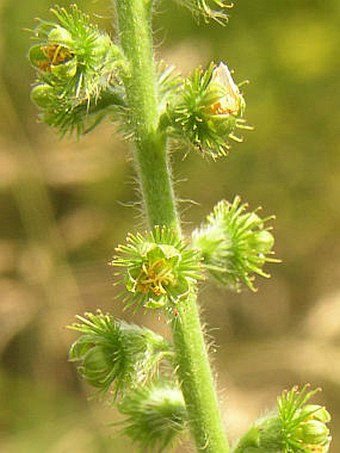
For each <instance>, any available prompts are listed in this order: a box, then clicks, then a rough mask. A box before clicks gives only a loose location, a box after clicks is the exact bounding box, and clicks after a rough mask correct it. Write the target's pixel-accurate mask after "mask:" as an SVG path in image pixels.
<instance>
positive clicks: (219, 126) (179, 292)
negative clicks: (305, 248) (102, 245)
mask: <svg viewBox="0 0 340 453" xmlns="http://www.w3.org/2000/svg"><path fill="white" fill-rule="evenodd" d="M176 1H177V3H179V4H180V5H183V6H185V7H187V8H189V9H190V10H191V11H192V13H193V15H194V16H195V17H196V18H199V17H203V19H204V20H205V21H209V20H210V19H212V20H215V21H217V22H218V23H221V24H225V23H226V21H227V12H228V10H229V8H230V7H231V5H230V4H227V3H225V2H224V1H222V0H176ZM114 4H115V10H116V16H117V31H118V33H117V37H118V38H119V39H118V38H117V40H116V41H112V40H111V38H110V37H109V35H108V34H106V33H104V32H101V31H100V30H99V29H98V27H97V26H95V25H93V24H92V23H91V21H90V19H89V17H88V16H87V15H85V14H83V13H82V12H80V11H79V9H78V7H77V6H71V7H70V8H69V9H68V10H66V9H65V8H61V7H55V8H54V9H52V14H53V15H54V20H53V21H51V22H50V21H40V22H39V24H38V25H37V27H36V28H35V29H34V30H33V38H34V40H35V43H34V45H33V46H32V47H31V49H30V51H29V59H30V62H31V64H32V66H33V67H34V68H35V70H36V81H35V83H34V85H33V87H32V93H31V96H32V100H33V102H34V103H35V104H36V105H37V107H38V108H39V110H40V115H39V116H40V119H41V121H44V122H46V123H47V124H49V125H50V126H52V127H54V128H56V129H57V130H58V131H59V133H60V134H61V135H65V134H67V133H76V134H78V135H80V134H84V133H86V132H88V131H89V130H90V129H92V128H93V127H95V126H96V125H97V124H98V123H99V122H100V121H101V120H102V119H103V118H108V119H109V120H111V121H115V122H117V123H119V124H120V126H121V129H122V130H123V131H124V133H125V137H128V138H129V139H130V140H131V142H132V145H133V153H134V160H135V165H136V169H137V173H138V179H139V183H140V189H141V193H142V197H143V200H142V202H143V206H144V209H145V216H146V220H147V223H148V230H147V231H145V232H137V233H135V234H131V233H129V234H128V235H127V239H126V243H125V244H122V245H119V246H118V247H117V248H116V249H115V254H114V257H113V259H112V262H111V264H112V265H113V266H114V268H115V283H118V284H119V285H120V287H121V294H122V298H123V301H124V303H125V305H126V306H132V307H133V308H135V309H143V310H153V311H158V312H162V313H163V314H164V316H165V318H166V320H167V322H168V323H169V325H170V326H171V330H172V341H171V342H170V341H167V340H165V339H164V338H163V337H162V336H160V335H158V334H156V333H154V332H153V331H151V330H149V329H146V328H144V327H139V326H136V325H133V324H128V323H126V322H124V321H121V320H118V319H114V318H113V317H112V316H111V315H109V314H103V313H102V312H101V311H98V312H97V313H86V314H85V315H84V316H77V322H76V323H74V324H73V325H72V326H70V327H71V329H73V330H74V331H76V332H77V333H78V338H77V339H76V340H75V342H74V343H73V345H72V346H71V350H70V360H72V361H74V362H75V364H76V365H77V368H78V372H79V374H80V376H81V377H82V378H83V379H85V380H86V381H87V382H88V383H89V384H90V385H91V386H93V387H94V388H95V389H97V391H98V392H99V394H100V395H101V397H108V398H109V400H110V401H111V403H112V404H113V403H114V404H116V405H117V407H118V409H119V411H120V412H121V414H123V416H125V419H124V422H123V427H122V431H123V432H124V433H125V434H126V435H127V436H129V437H130V438H131V439H132V440H133V441H135V442H136V443H137V444H139V446H140V448H141V451H152V452H156V451H163V450H165V449H167V448H170V447H171V446H172V445H173V444H174V443H175V442H178V441H179V439H180V437H181V435H184V434H186V433H187V432H188V431H189V432H191V434H192V436H193V438H194V441H195V444H196V448H197V451H200V452H207V453H228V452H231V451H234V452H235V453H236V452H237V453H257V452H258V453H274V452H275V453H313V452H321V453H326V452H327V451H328V448H329V443H330V435H329V429H328V426H327V423H328V422H329V419H330V416H329V414H328V412H327V411H326V409H324V408H322V407H321V406H318V405H312V404H307V403H308V400H309V398H310V397H311V396H312V395H313V394H314V392H311V391H309V390H308V388H307V387H304V388H302V389H301V390H300V391H299V390H298V389H297V388H295V387H294V388H293V389H292V390H290V391H288V392H284V393H283V394H282V396H281V397H280V398H279V399H278V407H277V409H276V411H274V412H273V413H271V414H269V415H268V416H266V417H264V418H262V419H260V420H258V421H256V422H255V423H254V424H253V425H252V426H251V427H250V429H249V431H248V432H247V433H246V434H245V435H244V436H243V437H242V438H241V439H240V440H239V441H238V442H236V444H235V446H234V447H233V448H232V447H230V446H229V442H228V439H227V437H226V435H225V431H224V426H223V423H222V417H221V414H220V409H219V404H218V400H217V396H216V390H215V383H214V378H213V374H212V371H211V368H210V364H209V357H208V353H207V346H206V342H205V337H204V332H203V329H202V326H201V321H200V316H199V310H198V306H197V293H198V283H199V282H200V281H201V280H204V279H207V278H209V277H212V278H213V279H215V280H216V281H217V282H218V283H219V284H220V285H223V286H225V287H226V288H229V289H232V290H237V291H240V290H241V289H242V287H249V288H250V289H251V290H255V286H254V278H255V276H256V275H260V276H263V277H269V275H268V274H267V272H265V271H264V270H263V267H264V265H265V264H266V263H267V262H276V261H278V260H276V259H275V258H273V251H272V248H273V245H274V237H273V235H272V232H271V226H270V225H268V224H269V223H270V221H271V220H272V219H273V217H272V216H269V217H264V218H262V217H261V216H260V213H259V210H258V209H257V210H255V211H249V210H248V207H247V205H246V204H244V203H242V202H241V200H240V198H239V197H238V196H236V197H235V198H234V200H233V201H231V202H228V201H225V200H223V201H220V202H219V203H217V205H216V206H215V207H214V209H213V212H212V213H211V214H210V215H208V217H207V220H206V222H205V223H203V224H202V225H201V226H200V227H199V228H197V229H195V230H194V231H193V233H192V235H191V238H185V237H184V236H183V234H182V231H181V224H180V219H179V215H178V212H177V206H176V198H175V195H174V190H173V183H172V178H171V171H170V163H169V159H168V152H169V150H170V149H171V148H175V147H176V148H177V147H178V143H180V144H181V146H182V148H184V151H185V152H187V150H194V151H197V152H198V154H199V155H201V156H203V157H206V158H210V159H213V160H216V159H218V158H221V157H224V156H226V154H227V152H228V150H229V148H230V145H231V143H232V141H236V142H240V141H242V137H240V136H239V135H238V133H239V131H241V130H242V129H251V127H249V126H247V125H246V121H245V118H244V114H245V108H246V104H245V100H244V96H243V94H242V93H241V90H240V87H241V84H239V85H237V84H236V82H235V81H234V79H233V77H232V74H231V72H230V70H229V68H228V66H227V64H226V63H223V62H221V63H218V64H214V63H211V64H210V65H209V66H208V68H207V69H205V70H203V69H196V70H194V71H193V73H192V75H189V76H187V77H182V76H180V75H179V74H176V71H175V70H174V68H173V67H171V66H166V65H164V64H161V63H159V64H156V62H155V59H154V54H153V47H152V28H151V23H152V12H153V2H152V1H151V0H115V2H114Z"/></svg>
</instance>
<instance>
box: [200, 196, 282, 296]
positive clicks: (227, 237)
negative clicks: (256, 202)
mask: <svg viewBox="0 0 340 453" xmlns="http://www.w3.org/2000/svg"><path fill="white" fill-rule="evenodd" d="M246 208H247V205H246V204H242V203H241V199H240V198H239V197H235V198H234V201H233V202H232V203H228V202H227V201H224V200H223V201H220V202H219V203H218V204H217V205H216V206H215V208H214V210H213V212H212V213H211V214H210V215H208V217H207V223H206V224H205V225H203V226H202V227H201V228H199V229H196V230H195V231H194V232H193V234H192V237H193V243H194V245H195V247H197V248H198V249H199V250H201V253H202V256H203V263H204V266H205V267H206V269H207V271H208V272H209V273H210V274H211V275H212V276H213V277H214V278H215V279H216V280H217V281H218V282H219V283H222V284H223V285H226V286H227V287H229V288H231V289H235V290H239V289H240V284H241V283H245V284H246V285H247V286H248V287H249V288H250V289H251V290H253V291H255V287H254V285H253V280H254V274H258V275H261V276H262V277H269V274H267V273H265V272H264V271H263V270H262V267H263V265H264V264H265V263H266V262H267V261H269V262H278V261H279V260H277V259H273V258H270V257H268V256H267V255H270V254H272V253H273V252H272V251H271V250H272V247H273V245H274V237H273V235H272V234H271V233H270V232H269V230H270V228H266V227H265V223H266V222H267V221H268V220H270V219H273V216H271V217H267V218H265V219H261V218H260V217H259V216H258V214H257V211H258V209H257V210H256V211H254V212H245V210H246Z"/></svg>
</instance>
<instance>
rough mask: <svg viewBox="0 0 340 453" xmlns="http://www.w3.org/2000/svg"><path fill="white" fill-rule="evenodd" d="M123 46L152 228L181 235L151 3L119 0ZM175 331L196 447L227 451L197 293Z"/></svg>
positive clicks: (181, 308)
mask: <svg viewBox="0 0 340 453" xmlns="http://www.w3.org/2000/svg"><path fill="white" fill-rule="evenodd" d="M116 10H117V18H118V29H119V36H120V41H121V45H122V47H123V50H124V52H125V55H126V57H127V59H128V61H129V63H130V74H129V77H127V78H126V80H125V87H126V92H127V97H128V102H129V107H130V108H131V111H132V122H133V126H134V132H135V161H136V165H137V171H138V176H139V179H140V186H141V190H142V194H143V200H144V205H145V210H146V215H147V219H148V223H149V226H150V228H152V227H154V226H155V225H165V226H167V227H171V228H173V229H174V230H175V231H177V233H178V235H181V228H180V220H179V216H178V213H177V210H176V202H175V196H174V190H173V186H172V182H171V169H170V166H169V162H168V157H167V152H166V139H165V137H164V136H163V134H162V133H160V132H159V131H158V123H159V112H158V99H157V75H156V68H155V62H154V56H153V45H152V30H151V3H150V1H148V0H116ZM172 331H173V338H174V344H175V349H176V359H177V364H178V377H179V380H180V382H181V387H182V391H183V395H184V399H185V402H186V406H187V410H188V414H189V421H190V425H191V430H192V433H193V435H194V438H195V441H196V445H197V450H198V451H201V452H207V453H228V452H229V446H228V442H227V439H226V437H225V433H224V429H223V423H222V419H221V414H220V410H219V406H218V401H217V396H216V391H215V385H214V379H213V376H212V372H211V369H210V365H209V359H208V354H207V349H206V345H205V341H204V335H203V331H202V327H201V323H200V319H199V313H198V307H197V303H196V294H194V293H193V294H191V295H190V296H189V297H188V298H187V300H186V301H182V302H180V303H179V304H178V313H176V316H174V317H173V321H172Z"/></svg>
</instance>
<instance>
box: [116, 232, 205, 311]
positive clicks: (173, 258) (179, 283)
mask: <svg viewBox="0 0 340 453" xmlns="http://www.w3.org/2000/svg"><path fill="white" fill-rule="evenodd" d="M126 241H127V244H126V245H120V246H119V247H117V248H116V252H117V256H116V257H115V258H114V259H113V261H112V262H111V264H112V265H114V266H118V267H120V268H122V270H121V271H120V272H118V273H117V274H116V275H118V276H119V277H120V279H121V282H122V283H123V284H124V286H125V288H126V290H127V291H128V293H130V296H131V300H130V304H133V303H137V304H138V305H142V306H143V307H145V308H154V309H155V308H161V307H167V306H169V304H170V303H177V302H178V301H179V300H180V299H182V298H183V297H185V296H186V295H188V293H189V291H190V289H191V288H192V287H193V285H194V284H195V283H196V281H197V280H198V279H200V278H202V277H201V274H200V259H199V257H198V253H197V252H196V251H194V250H191V249H189V248H188V247H187V245H186V244H185V243H183V242H182V241H180V240H179V239H177V237H176V235H175V234H174V233H173V232H172V231H171V230H168V229H166V228H165V227H162V228H160V227H156V228H155V230H154V231H153V232H146V233H145V235H142V234H137V235H136V236H134V235H132V234H129V235H128V237H127V239H126ZM125 298H126V299H129V297H128V296H127V297H125Z"/></svg>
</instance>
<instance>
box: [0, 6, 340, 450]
mask: <svg viewBox="0 0 340 453" xmlns="http://www.w3.org/2000/svg"><path fill="white" fill-rule="evenodd" d="M52 4H53V3H52V2H50V1H47V0H34V1H33V0H25V1H23V0H21V1H20V0H19V1H18V3H17V2H13V1H9V0H0V21H1V22H0V24H1V30H2V35H1V37H0V68H1V73H0V74H1V75H0V114H1V116H0V118H1V119H0V198H1V225H0V234H1V238H0V272H1V277H0V354H1V365H0V439H1V440H0V451H1V452H4V453H68V452H72V453H101V452H103V453H105V452H134V451H137V448H136V447H135V446H132V445H131V444H130V443H129V441H128V440H127V439H124V438H122V437H119V435H117V429H116V428H114V427H113V426H112V423H114V422H116V421H117V420H118V418H117V413H116V411H115V410H114V409H112V408H111V407H109V406H103V405H102V404H100V403H99V402H98V401H96V399H91V398H89V396H90V395H91V391H90V389H89V388H88V387H86V386H85V385H84V384H83V383H82V382H80V381H79V379H78V377H77V375H76V372H75V369H74V366H73V364H70V363H68V361H67V353H68V347H69V345H70V343H71V342H72V340H73V339H74V338H75V337H74V334H73V333H72V332H70V331H68V330H66V329H65V326H66V325H68V324H70V323H72V322H73V320H74V316H75V314H77V313H83V312H84V311H86V310H87V311H88V310H95V309H96V308H98V307H100V308H101V309H102V310H103V311H110V312H111V313H113V314H114V315H115V316H118V317H124V318H125V319H128V320H129V319H132V318H133V319H134V321H135V322H138V323H141V324H144V325H146V326H148V327H151V328H153V329H155V330H156V331H158V332H160V333H163V334H164V335H169V332H168V330H167V326H166V324H165V323H164V322H163V321H162V320H159V319H158V317H157V316H156V315H150V314H147V315H145V314H142V313H139V314H137V316H135V317H133V316H132V314H131V313H129V312H125V313H122V305H121V303H120V302H119V301H117V300H116V299H115V292H116V289H115V288H113V287H112V270H111V269H110V268H109V267H108V266H107V263H108V261H109V260H110V258H111V256H112V254H113V248H114V246H115V245H116V244H117V243H119V242H121V241H123V240H124V238H125V234H126V232H127V231H128V230H129V231H136V230H137V229H138V228H141V227H142V226H143V222H142V220H141V219H140V217H139V213H138V210H136V208H134V207H133V205H134V203H135V202H136V201H138V195H137V194H136V186H135V183H134V178H135V173H134V170H133V167H132V164H131V154H130V152H129V150H128V148H127V146H126V144H124V143H123V142H122V141H121V139H120V137H119V135H118V134H116V133H115V129H114V128H112V126H111V125H109V124H102V125H101V126H100V127H99V128H98V129H97V130H96V131H94V132H92V133H91V134H90V135H88V136H86V137H82V138H80V139H79V140H76V139H64V140H61V141H60V140H59V139H58V137H57V135H56V133H55V132H54V131H51V130H49V129H48V128H47V126H45V125H43V124H39V123H38V122H37V119H36V118H37V112H36V109H35V107H34V106H33V105H32V104H31V102H30V98H29V93H30V84H31V83H32V82H33V80H34V74H33V71H32V69H31V68H30V66H29V63H28V62H27V59H26V53H27V50H28V47H29V46H30V43H31V39H30V34H29V33H27V32H26V31H24V29H25V28H33V27H34V26H35V22H34V17H37V16H39V17H43V18H50V17H51V16H50V14H49V12H48V8H49V7H50V6H51V5H52ZM59 4H62V5H67V4H68V2H59ZM78 4H79V6H80V7H81V8H82V9H83V10H85V11H87V12H89V13H91V14H93V17H94V21H96V22H98V24H99V25H100V26H101V27H103V28H107V29H110V23H111V21H112V14H113V11H112V7H111V5H110V3H109V2H108V1H79V2H78ZM158 11H159V14H157V15H156V17H155V43H156V52H157V56H158V58H159V59H161V58H162V59H164V60H165V61H166V62H169V63H174V64H176V66H177V67H178V68H179V69H180V70H181V72H182V73H184V74H185V73H188V72H189V71H190V70H192V68H194V67H195V66H197V65H200V64H201V65H203V66H205V65H206V64H207V63H208V62H209V61H210V60H214V61H216V62H218V61H220V60H223V61H225V62H227V63H228V65H229V67H230V68H231V69H233V70H234V71H235V72H234V78H235V80H236V81H237V82H241V81H243V80H246V79H248V80H250V81H251V83H250V85H248V86H245V87H244V92H245V97H246V101H247V118H248V122H249V123H250V124H252V125H254V126H255V131H254V132H250V133H247V134H246V140H245V142H244V144H241V145H239V144H235V145H234V146H233V148H232V151H231V152H230V155H229V157H228V158H226V159H223V160H220V161H218V162H217V163H215V164H214V163H210V162H208V161H204V160H202V159H201V158H200V157H199V156H198V155H195V154H189V155H188V156H187V157H186V158H185V159H183V157H184V153H181V152H178V153H176V154H174V156H173V164H174V174H175V175H176V179H178V180H179V181H180V182H179V183H178V184H177V186H176V190H177V194H178V197H179V198H180V199H182V200H184V201H183V203H181V205H180V206H181V209H182V212H183V221H184V228H185V230H186V231H187V232H190V230H191V229H192V228H194V226H196V225H198V224H199V223H200V222H202V221H203V219H204V217H205V216H206V214H208V213H209V212H210V211H211V209H212V207H213V206H214V204H215V203H216V202H217V201H219V200H220V199H222V198H226V199H228V200H231V199H232V198H233V197H234V195H236V194H239V195H241V197H242V200H243V201H247V202H249V204H250V207H252V208H256V207H257V206H259V205H260V206H262V207H263V213H264V214H265V215H270V214H273V213H274V214H276V217H277V219H276V221H275V222H274V227H275V236H276V247H275V248H276V254H277V256H278V257H280V258H281V259H282V260H283V262H282V264H280V265H271V266H267V270H268V271H269V272H271V274H272V278H271V279H270V280H263V279H262V280H261V279H258V280H257V287H258V292H257V293H255V294H253V293H251V292H250V291H244V292H243V293H241V294H237V295H236V294H230V293H228V292H226V291H224V290H221V289H219V288H216V287H214V286H213V285H209V284H205V285H204V287H203V288H202V291H201V298H200V303H201V305H202V308H203V312H204V319H205V321H206V322H207V324H208V326H209V328H210V334H211V335H212V336H213V337H214V338H215V339H216V343H217V345H218V347H217V351H216V353H215V354H214V367H215V370H216V373H217V378H218V385H219V389H220V390H219V393H220V395H221V401H222V405H223V413H224V417H225V424H226V427H227V429H228V431H229V433H230V437H231V438H232V439H235V438H236V436H237V435H238V434H240V433H241V432H242V431H244V430H245V429H246V428H247V426H248V424H249V423H250V422H251V421H252V420H254V419H255V418H256V417H258V416H260V415H263V413H264V412H265V411H266V410H268V409H270V408H271V407H273V406H274V405H275V401H276V396H277V395H278V394H279V393H280V392H281V390H282V389H284V388H287V387H290V386H292V385H293V384H303V383H306V382H310V383H311V385H312V386H321V387H322V389H323V392H322V393H321V394H320V395H319V396H318V397H317V400H318V401H320V402H322V403H323V404H326V405H327V408H328V409H329V411H330V412H331V413H332V415H333V422H332V432H333V438H334V441H333V444H332V447H331V451H332V452H337V451H340V429H338V427H339V426H340V278H339V277H340V242H339V227H340V209H339V200H340V177H339V175H340V153H339V151H340V137H339V129H340V128H339V124H340V108H339V101H340V92H339V74H340V58H339V46H340V27H339V23H340V2H339V0H327V1H324V0H300V1H298V2H297V1H293V0H276V1H275V2H273V1H271V0H259V1H256V2H254V1H253V0H242V1H241V0H239V1H238V0H236V1H235V7H234V9H233V10H232V11H231V19H230V22H229V25H228V26H227V27H226V28H221V27H219V26H217V25H214V24H212V25H210V26H207V25H205V24H202V25H201V26H200V27H198V26H197V24H196V23H195V22H194V21H193V19H192V17H191V15H190V13H189V12H187V11H186V10H185V9H181V8H180V7H179V6H178V5H176V4H175V3H174V2H170V1H162V2H160V5H159V7H158ZM111 32H112V35H113V36H114V32H113V31H111ZM185 200H188V201H185ZM189 200H194V201H195V202H197V204H193V203H191V202H190V201H189ZM189 450H190V443H189V441H187V443H185V444H184V445H182V446H181V447H179V448H178V450H177V452H186V451H189Z"/></svg>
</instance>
